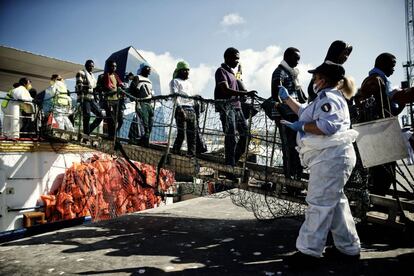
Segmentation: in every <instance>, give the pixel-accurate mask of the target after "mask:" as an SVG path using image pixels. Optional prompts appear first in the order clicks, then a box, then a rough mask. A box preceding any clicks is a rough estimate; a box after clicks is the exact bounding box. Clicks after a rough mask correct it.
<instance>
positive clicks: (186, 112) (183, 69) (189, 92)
mask: <svg viewBox="0 0 414 276" xmlns="http://www.w3.org/2000/svg"><path fill="white" fill-rule="evenodd" d="M189 74H190V65H189V64H188V63H187V62H185V61H180V62H178V63H177V67H176V68H175V70H174V74H173V79H172V80H171V81H170V92H171V94H172V95H174V94H178V95H180V96H181V95H182V96H184V97H180V96H178V97H177V107H176V109H175V114H174V117H175V122H176V125H177V137H176V138H175V141H174V146H173V148H172V152H173V153H177V154H178V153H180V149H181V146H182V144H183V141H184V136H185V133H186V134H187V155H188V156H194V155H195V153H196V131H197V127H196V122H197V120H196V113H195V109H194V99H189V98H186V97H193V96H194V90H193V86H192V84H191V82H190V81H189V80H188V77H189Z"/></svg>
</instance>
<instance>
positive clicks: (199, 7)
mask: <svg viewBox="0 0 414 276" xmlns="http://www.w3.org/2000/svg"><path fill="white" fill-rule="evenodd" d="M336 39H342V40H344V41H346V42H349V43H351V44H352V45H353V46H354V51H353V53H352V55H351V56H350V58H349V60H348V62H347V63H346V64H345V69H346V71H347V74H348V75H351V76H353V77H354V78H355V81H356V84H357V85H358V86H359V85H360V84H361V82H362V80H363V79H364V78H365V76H366V75H367V73H368V71H369V70H370V69H371V68H372V67H373V64H374V60H375V57H376V56H377V55H378V54H380V53H382V52H390V53H393V54H394V55H395V56H396V57H397V66H396V71H395V73H394V75H393V76H391V78H390V79H391V81H392V82H393V85H394V86H399V85H400V82H401V81H402V80H403V79H405V74H404V70H403V68H402V63H404V62H406V59H407V56H406V30H405V13H404V0H363V1H362V0H347V1H343V0H312V1H307V0H258V1H252V0H237V1H236V0H209V1H195V0H193V1H191V0H146V1H144V0H135V1H132V0H130V1H129V0H123V1H114V0H112V1H108V0H61V1H59V0H37V1H24V0H13V1H11V0H9V1H5V0H0V44H1V45H6V46H11V47H14V48H18V49H23V50H27V51H31V52H34V53H39V54H43V55H47V56H50V57H55V58H60V59H64V60H69V61H72V62H77V63H81V64H83V63H84V61H85V60H86V59H90V58H91V59H93V60H95V63H96V65H97V66H100V67H103V64H104V62H105V60H106V58H107V57H108V56H109V55H110V54H111V53H113V52H115V51H117V50H120V49H123V48H125V47H127V46H130V45H132V46H134V47H135V48H137V49H138V50H139V51H140V52H141V53H142V54H143V56H144V57H145V58H146V59H147V60H148V61H149V62H150V63H151V64H152V65H153V67H154V68H155V69H156V70H157V71H158V72H159V73H160V78H161V87H162V89H163V91H162V92H163V94H165V93H168V90H167V85H168V82H169V81H170V78H171V74H172V71H173V70H174V66H175V64H176V62H177V61H179V60H181V59H184V60H186V61H188V62H189V63H190V65H191V67H192V70H191V72H190V78H191V80H192V82H193V86H194V87H195V88H196V89H197V92H198V93H199V94H201V95H202V96H204V97H212V91H213V87H214V71H215V69H216V68H217V67H218V66H219V65H220V63H221V62H222V60H223V58H222V57H223V52H224V50H225V49H226V48H227V47H229V46H233V47H236V48H238V49H239V50H240V51H241V63H242V65H243V68H244V76H243V77H244V80H245V82H246V84H247V87H248V88H249V89H256V90H258V91H259V93H260V95H261V96H263V97H268V96H269V95H270V77H271V73H272V71H273V70H274V69H275V68H276V66H277V65H278V64H279V62H280V61H281V59H282V55H283V51H284V50H285V49H286V48H287V47H290V46H294V47H296V48H299V49H300V50H301V54H302V59H301V64H300V66H299V69H300V70H301V77H300V79H301V82H302V84H303V86H305V88H306V87H307V84H308V81H309V79H310V75H309V74H308V73H306V70H307V69H309V68H312V67H314V66H317V65H318V64H320V63H321V62H322V60H323V59H324V57H325V54H326V51H327V49H328V47H329V45H330V43H331V42H332V41H334V40H336Z"/></svg>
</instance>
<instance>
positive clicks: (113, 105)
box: [99, 60, 124, 139]
mask: <svg viewBox="0 0 414 276" xmlns="http://www.w3.org/2000/svg"><path fill="white" fill-rule="evenodd" d="M116 67H117V64H116V62H115V61H114V60H107V62H106V66H105V72H104V74H103V76H102V77H101V78H100V80H99V81H100V82H101V83H100V84H99V86H100V87H101V89H102V93H103V96H104V101H103V105H104V108H105V112H106V117H107V124H108V138H109V139H112V138H114V136H115V131H118V130H119V129H121V127H122V123H123V118H122V115H123V109H124V104H123V96H124V95H123V94H124V93H123V89H122V88H123V87H124V83H123V82H122V81H121V79H120V78H119V76H118V74H117V73H116V72H115V71H116ZM115 122H117V127H116V129H115Z"/></svg>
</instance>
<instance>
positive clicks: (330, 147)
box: [296, 88, 361, 257]
mask: <svg viewBox="0 0 414 276" xmlns="http://www.w3.org/2000/svg"><path fill="white" fill-rule="evenodd" d="M299 121H302V122H305V123H308V122H315V123H316V126H317V127H318V128H319V129H320V130H321V131H322V132H323V133H325V134H326V135H313V134H310V133H303V132H298V150H299V155H300V157H301V162H302V165H303V166H305V167H308V168H309V170H310V173H309V182H308V193H307V196H306V202H307V203H308V209H307V211H306V219H305V222H304V223H303V224H302V227H301V229H300V232H299V236H298V238H297V241H296V247H297V248H298V250H299V251H301V252H302V253H304V254H307V255H311V256H314V257H321V255H322V252H323V250H324V247H325V243H326V238H327V235H328V233H329V231H331V232H332V236H333V239H334V243H335V246H336V248H337V249H338V250H339V251H341V252H342V253H345V254H348V255H358V254H359V252H360V249H361V245H360V240H359V237H358V234H357V232H356V228H355V223H354V221H353V217H352V214H351V210H350V208H349V203H348V199H347V197H346V196H345V194H344V186H345V184H346V182H347V180H348V178H349V176H350V175H351V172H352V169H353V168H354V166H355V162H356V156H355V151H354V148H353V145H352V142H353V141H355V139H356V137H357V135H358V133H357V132H356V131H355V130H350V129H349V127H350V118H349V111H348V106H347V103H346V101H345V99H344V97H343V95H342V93H341V92H340V91H338V90H335V89H333V88H327V89H323V90H322V91H320V92H319V93H318V96H317V98H316V99H315V100H314V101H313V102H312V103H311V104H309V105H308V106H305V105H303V106H301V107H300V109H299Z"/></svg>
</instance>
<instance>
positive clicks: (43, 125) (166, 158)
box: [33, 93, 414, 225]
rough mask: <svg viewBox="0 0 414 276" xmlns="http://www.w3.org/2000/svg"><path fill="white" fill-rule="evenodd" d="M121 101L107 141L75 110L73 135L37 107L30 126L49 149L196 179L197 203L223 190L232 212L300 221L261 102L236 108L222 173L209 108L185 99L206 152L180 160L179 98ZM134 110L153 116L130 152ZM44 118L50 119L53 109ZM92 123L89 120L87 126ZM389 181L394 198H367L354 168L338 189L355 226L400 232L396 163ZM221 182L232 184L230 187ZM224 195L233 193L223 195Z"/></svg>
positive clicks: (220, 137)
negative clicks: (67, 148) (241, 132)
mask: <svg viewBox="0 0 414 276" xmlns="http://www.w3.org/2000/svg"><path fill="white" fill-rule="evenodd" d="M125 95H126V96H125V97H122V98H120V101H122V102H120V103H119V104H118V106H120V107H122V109H121V110H120V112H121V114H122V125H118V124H119V121H117V120H114V121H115V128H116V129H118V130H117V132H116V135H115V137H111V138H109V137H108V136H107V135H106V134H105V133H106V129H107V122H106V120H105V119H108V118H107V117H106V118H105V119H104V120H103V122H102V123H101V125H100V126H99V127H98V128H97V129H96V130H95V131H94V132H93V133H92V134H91V135H85V134H83V128H82V110H81V108H80V106H79V105H74V107H73V113H72V114H67V116H70V115H71V116H72V120H73V126H74V128H73V130H71V131H70V130H67V129H64V128H63V127H62V126H57V127H56V126H55V127H54V126H53V125H51V124H50V117H48V116H47V114H42V106H40V107H39V108H38V112H36V115H35V116H34V119H33V121H34V123H35V124H36V129H37V131H36V133H37V135H40V136H42V137H45V138H46V139H47V140H48V141H49V142H51V143H62V142H64V143H71V144H78V145H81V146H84V147H88V148H90V149H93V150H96V151H99V152H103V153H106V154H110V155H115V156H119V157H122V158H125V159H127V160H132V161H138V162H142V163H146V164H151V165H154V166H156V167H157V168H166V169H170V170H173V171H175V173H176V175H178V176H183V177H187V178H188V177H190V178H195V179H200V180H201V186H202V187H203V188H201V191H200V195H202V194H203V192H204V194H206V190H205V188H204V187H205V185H204V184H206V183H208V184H213V185H216V186H220V187H224V189H225V190H228V193H229V195H230V196H231V197H232V199H233V201H234V203H235V204H238V205H241V206H244V207H246V208H247V209H250V210H251V211H253V212H254V214H255V215H256V217H257V218H259V219H269V218H275V217H286V216H297V215H300V214H303V211H304V209H305V207H306V202H305V196H306V193H304V191H306V187H307V179H308V174H307V171H306V169H304V171H303V173H302V175H301V177H296V178H292V177H285V175H284V170H283V161H282V160H283V153H282V148H281V142H280V137H279V132H278V131H277V126H276V123H275V121H274V120H271V119H269V118H268V116H267V115H266V112H265V110H264V109H263V108H262V103H263V101H264V100H265V99H263V98H260V97H257V96H256V97H251V98H246V99H245V100H244V101H243V104H244V106H243V107H244V113H245V116H246V119H247V125H248V138H247V141H248V142H247V146H246V150H245V154H244V155H243V156H242V158H241V159H240V161H239V162H238V164H237V165H236V166H228V165H225V162H224V134H223V132H222V127H221V122H220V118H219V113H217V112H216V108H215V105H216V104H217V101H214V100H209V99H203V98H201V97H192V100H193V101H194V103H195V104H196V105H198V108H199V110H198V115H197V124H198V130H197V131H198V132H199V135H200V136H201V137H202V138H203V140H204V142H205V144H206V146H207V149H208V150H207V152H205V153H198V154H196V155H194V156H188V155H187V154H186V153H185V152H186V142H184V143H183V147H182V149H181V152H172V150H171V146H172V144H173V143H174V140H175V137H176V134H177V126H176V123H175V112H176V107H177V97H182V96H180V95H166V96H155V97H153V98H152V99H151V100H139V99H135V98H133V97H132V96H130V95H128V94H127V93H125ZM48 100H50V101H53V99H46V100H45V101H48ZM140 102H148V103H150V104H151V105H152V107H153V109H154V122H153V128H152V132H151V138H150V144H149V145H146V146H143V145H136V144H132V143H131V141H130V139H129V135H128V133H129V131H130V129H131V126H132V125H133V124H139V120H138V119H137V115H136V112H135V110H136V105H139V104H140ZM43 104H44V102H43ZM50 110H51V113H52V114H53V107H52V108H51V109H50ZM93 119H94V118H93V117H92V118H91V122H92V120H93ZM397 174H398V175H399V177H398V179H396V182H397V184H398V186H399V187H400V188H399V189H398V191H397V190H394V191H392V190H390V192H389V194H390V196H379V195H374V194H370V193H369V180H368V178H369V175H368V172H367V170H366V169H364V168H363V167H362V164H357V168H356V170H355V171H354V173H353V176H352V177H351V179H350V181H349V183H348V184H347V186H346V193H347V196H348V198H349V200H350V203H351V207H352V209H353V213H354V216H355V217H356V218H357V219H359V220H371V221H375V222H382V223H387V224H391V225H404V224H405V219H407V213H413V212H414V196H413V195H414V186H413V184H412V183H413V176H412V172H410V169H409V168H408V166H407V165H406V164H405V162H404V161H401V162H399V166H398V170H397ZM229 175H231V176H232V177H231V178H230V179H229ZM157 177H158V176H157ZM410 177H411V179H410ZM197 183H198V184H197ZM197 183H196V182H194V183H192V184H191V185H193V186H196V185H200V182H197ZM203 185H204V186H203ZM230 188H236V189H231V190H230ZM193 191H194V190H193ZM292 191H294V192H292ZM159 192H160V193H162V191H159ZM372 205H377V206H383V207H385V208H386V209H387V211H385V213H386V216H385V217H384V216H383V217H381V216H378V215H372V214H370V212H369V210H370V208H371V207H372ZM401 218H404V219H401Z"/></svg>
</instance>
